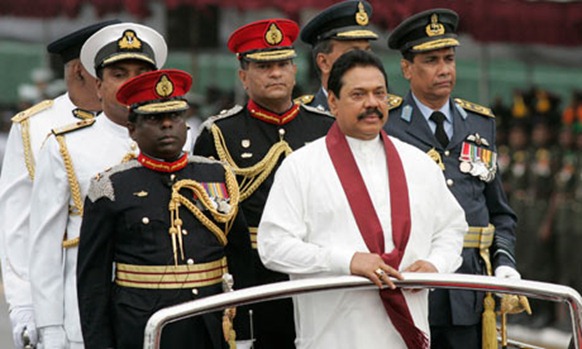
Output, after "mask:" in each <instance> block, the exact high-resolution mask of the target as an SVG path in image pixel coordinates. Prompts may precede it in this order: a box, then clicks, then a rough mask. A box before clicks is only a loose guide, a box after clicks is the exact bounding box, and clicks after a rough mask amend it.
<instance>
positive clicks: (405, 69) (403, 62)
mask: <svg viewBox="0 0 582 349" xmlns="http://www.w3.org/2000/svg"><path fill="white" fill-rule="evenodd" d="M412 64H413V63H412V62H411V61H409V60H408V59H404V58H402V59H400V70H401V71H402V76H403V77H404V78H405V79H406V80H410V77H411V76H412V73H411V71H410V70H411V69H412Z"/></svg>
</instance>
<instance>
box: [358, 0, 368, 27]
mask: <svg viewBox="0 0 582 349" xmlns="http://www.w3.org/2000/svg"><path fill="white" fill-rule="evenodd" d="M368 22H369V19H368V14H367V13H366V11H365V10H364V4H362V2H359V3H358V12H356V23H358V24H359V25H368Z"/></svg>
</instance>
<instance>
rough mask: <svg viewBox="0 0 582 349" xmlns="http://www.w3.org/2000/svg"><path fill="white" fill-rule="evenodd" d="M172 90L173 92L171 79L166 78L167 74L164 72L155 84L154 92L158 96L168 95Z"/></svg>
mask: <svg viewBox="0 0 582 349" xmlns="http://www.w3.org/2000/svg"><path fill="white" fill-rule="evenodd" d="M172 92H174V84H172V81H170V79H168V76H166V75H165V74H164V75H162V77H161V78H160V80H159V81H158V83H157V84H156V93H157V94H158V95H159V96H160V97H168V96H169V95H171V94H172Z"/></svg>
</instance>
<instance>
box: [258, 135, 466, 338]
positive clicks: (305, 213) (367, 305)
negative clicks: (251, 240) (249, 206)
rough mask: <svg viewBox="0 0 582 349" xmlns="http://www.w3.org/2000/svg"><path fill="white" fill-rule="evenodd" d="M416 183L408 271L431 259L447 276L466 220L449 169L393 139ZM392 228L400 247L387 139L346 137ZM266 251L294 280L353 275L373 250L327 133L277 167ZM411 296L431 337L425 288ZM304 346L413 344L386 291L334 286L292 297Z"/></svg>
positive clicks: (264, 229) (262, 249)
mask: <svg viewBox="0 0 582 349" xmlns="http://www.w3.org/2000/svg"><path fill="white" fill-rule="evenodd" d="M391 140H392V142H393V143H394V145H395V146H396V149H397V150H398V152H399V154H400V157H401V160H402V163H403V168H404V171H405V174H406V180H407V183H408V192H409V199H410V212H411V222H412V225H411V232H410V238H409V241H408V245H407V247H406V251H405V253H404V256H403V259H402V262H401V264H400V269H401V270H402V269H404V268H406V267H407V266H409V265H410V264H412V263H413V262H414V261H417V260H420V259H421V260H426V261H428V262H430V263H432V264H433V265H434V266H435V267H436V268H437V270H438V271H439V272H454V271H455V270H456V269H457V268H458V267H459V265H460V264H461V255H460V254H461V249H462V245H463V236H464V233H465V232H466V231H467V228H468V227H467V223H466V221H465V215H464V213H463V210H462V209H461V207H460V206H459V204H458V203H457V201H456V200H455V198H454V197H453V196H452V194H451V193H450V191H449V190H448V188H447V186H446V184H445V181H444V177H443V175H442V171H441V170H440V168H438V166H437V165H436V164H435V163H434V162H433V161H432V160H431V159H430V158H429V157H428V156H427V155H426V154H424V153H422V152H421V151H420V150H418V149H416V148H414V147H412V146H410V145H407V144H405V143H403V142H401V141H399V140H397V139H394V138H391ZM348 143H349V145H350V149H351V150H352V152H353V154H354V157H355V159H356V163H357V165H358V167H359V169H360V172H361V173H362V177H363V179H364V182H365V184H366V187H367V189H368V193H369V194H370V197H371V200H372V202H373V205H374V207H375V209H376V212H377V215H378V217H379V219H380V223H381V225H382V228H383V232H384V240H385V249H386V252H390V251H391V250H392V249H393V247H394V244H393V241H392V228H391V216H390V192H389V186H388V169H387V166H386V156H385V152H384V148H383V145H382V143H381V141H380V139H379V138H378V139H375V140H372V141H361V140H356V139H351V138H348ZM258 249H259V254H260V256H261V260H262V261H263V263H264V264H265V266H266V267H267V268H270V269H273V270H276V271H279V272H283V273H288V274H290V277H291V279H292V280H295V279H301V278H310V277H325V276H337V275H349V274H350V262H351V259H352V257H353V255H354V253H356V252H369V251H368V248H367V247H366V244H365V242H364V240H363V238H362V236H361V234H360V232H359V230H358V227H357V225H356V222H355V220H354V217H353V214H352V212H351V209H350V206H349V203H348V201H347V198H346V196H345V193H344V191H343V189H342V186H341V183H340V181H339V178H338V176H337V173H336V171H335V169H334V167H333V164H332V162H331V159H330V157H329V153H328V151H327V148H326V144H325V138H321V139H319V140H317V141H315V142H313V143H311V144H309V145H307V146H305V147H303V148H301V149H300V150H298V151H296V152H294V153H293V154H291V155H290V156H289V157H288V158H287V159H286V160H285V161H284V162H283V164H282V166H281V167H280V168H279V170H278V171H277V174H276V177H275V182H274V184H273V187H272V188H271V191H270V194H269V198H268V200H267V203H266V206H265V210H264V212H263V216H262V220H261V223H260V225H259V233H258ZM404 296H405V299H406V301H407V304H408V307H409V309H410V312H411V314H412V317H413V319H414V322H415V324H416V326H417V327H419V328H420V329H421V330H423V331H424V332H426V333H429V326H428V297H427V291H421V292H418V293H411V292H407V291H404ZM294 306H295V319H296V330H297V339H296V345H297V348H301V349H302V348H340V349H341V348H405V344H404V341H403V340H402V338H401V337H400V335H399V334H398V332H397V331H396V330H395V329H394V327H393V326H392V323H391V321H390V319H389V318H388V315H387V314H386V311H385V310H384V307H383V305H382V301H381V299H380V297H379V294H378V291H376V290H371V291H330V292H325V293H316V294H312V295H304V296H297V297H295V299H294Z"/></svg>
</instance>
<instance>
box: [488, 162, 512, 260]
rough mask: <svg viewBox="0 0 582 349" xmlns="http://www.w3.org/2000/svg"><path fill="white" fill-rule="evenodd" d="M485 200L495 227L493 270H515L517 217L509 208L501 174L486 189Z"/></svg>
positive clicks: (492, 250)
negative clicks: (501, 267)
mask: <svg viewBox="0 0 582 349" xmlns="http://www.w3.org/2000/svg"><path fill="white" fill-rule="evenodd" d="M485 199H486V202H487V208H488V210H489V220H490V222H491V224H493V225H494V226H495V235H494V237H493V245H492V246H491V249H490V253H491V262H492V263H493V269H495V268H497V267H499V266H503V265H505V266H509V267H512V268H514V269H515V268H516V261H515V239H516V236H515V226H516V224H517V217H516V215H515V213H514V212H513V210H512V209H511V207H510V206H509V203H508V201H507V196H506V195H505V191H504V190H503V184H502V181H501V174H500V173H499V172H498V173H497V175H496V176H495V179H494V180H493V181H492V182H491V183H488V184H487V186H486V187H485Z"/></svg>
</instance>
